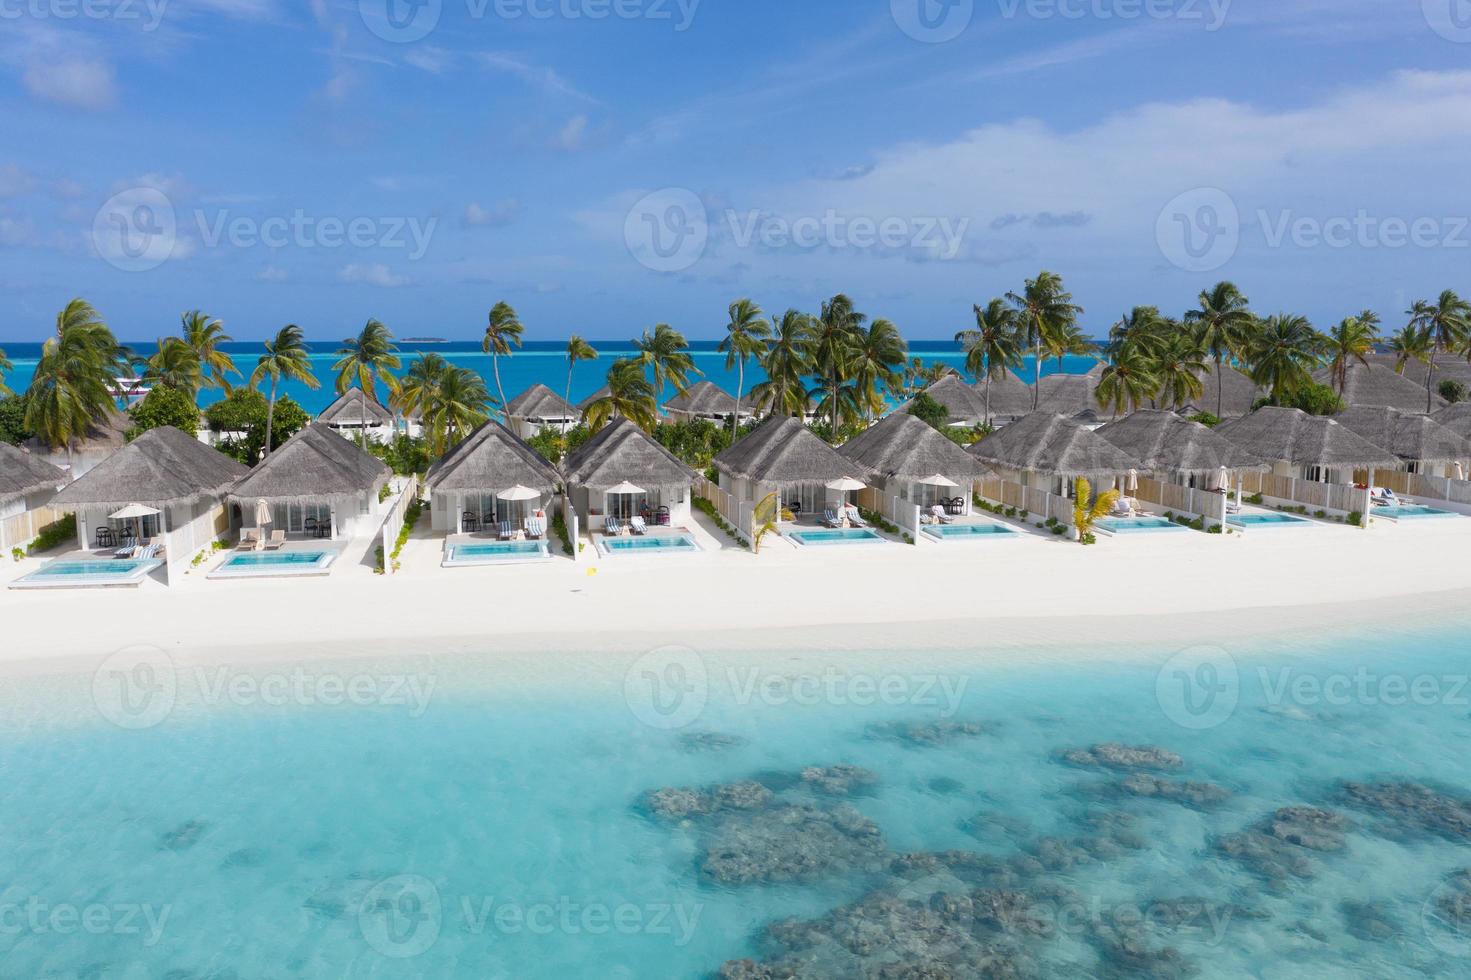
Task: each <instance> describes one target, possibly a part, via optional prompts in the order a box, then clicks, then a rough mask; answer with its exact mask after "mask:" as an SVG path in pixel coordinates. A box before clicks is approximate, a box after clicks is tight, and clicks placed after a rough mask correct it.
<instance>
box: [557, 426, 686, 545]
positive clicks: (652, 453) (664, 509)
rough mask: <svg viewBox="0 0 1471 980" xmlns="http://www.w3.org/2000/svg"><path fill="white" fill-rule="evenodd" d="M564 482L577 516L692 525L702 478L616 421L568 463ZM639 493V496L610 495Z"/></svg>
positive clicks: (593, 524)
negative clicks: (644, 516) (641, 517)
mask: <svg viewBox="0 0 1471 980" xmlns="http://www.w3.org/2000/svg"><path fill="white" fill-rule="evenodd" d="M562 478H563V481H564V482H565V484H566V487H567V492H568V493H569V494H570V496H571V498H572V506H573V507H574V508H575V509H576V510H577V513H578V514H580V515H582V516H583V517H584V518H586V519H587V521H586V523H587V526H588V527H594V528H595V527H597V526H598V522H597V518H600V517H604V516H608V515H611V516H614V517H620V518H629V517H632V516H634V515H635V514H647V515H648V516H649V517H650V518H652V519H654V520H656V521H657V522H658V523H661V524H669V525H674V526H683V525H687V524H689V522H690V498H691V494H692V492H693V491H692V489H691V488H692V487H693V486H694V483H695V480H696V479H698V475H697V474H696V473H695V471H694V470H692V469H690V468H689V467H688V466H686V465H685V464H684V463H683V462H681V461H680V460H679V458H678V457H676V456H675V455H674V454H673V453H671V452H669V450H667V449H665V448H664V447H663V446H661V445H659V443H657V442H656V441H654V438H653V437H652V436H650V435H649V434H648V433H647V432H645V431H644V430H643V429H640V428H639V427H638V426H637V425H635V424H633V423H632V422H630V421H628V420H627V419H614V420H613V421H612V422H610V423H608V424H607V425H605V426H604V427H603V428H602V429H601V430H599V431H598V433H597V434H596V435H594V436H593V437H592V438H590V439H588V441H587V442H585V443H583V444H582V445H581V446H578V447H577V448H576V449H574V450H573V451H572V452H571V453H569V454H568V455H567V458H566V459H565V460H563V461H562ZM620 487H637V488H638V490H639V492H637V493H633V492H619V493H610V491H612V490H614V489H615V488H620Z"/></svg>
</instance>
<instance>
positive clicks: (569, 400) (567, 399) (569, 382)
mask: <svg viewBox="0 0 1471 980" xmlns="http://www.w3.org/2000/svg"><path fill="white" fill-rule="evenodd" d="M573 364H574V362H573V360H572V359H571V358H570V357H569V358H568V359H567V395H566V397H565V398H564V399H563V400H564V401H565V402H566V403H567V404H568V405H571V404H572V366H573ZM562 438H563V439H565V438H567V420H566V419H563V420H562Z"/></svg>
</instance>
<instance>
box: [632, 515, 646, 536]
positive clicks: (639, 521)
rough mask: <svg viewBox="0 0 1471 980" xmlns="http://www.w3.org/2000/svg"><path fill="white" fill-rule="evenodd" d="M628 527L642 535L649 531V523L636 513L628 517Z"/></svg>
mask: <svg viewBox="0 0 1471 980" xmlns="http://www.w3.org/2000/svg"><path fill="white" fill-rule="evenodd" d="M628 528H629V530H631V531H632V532H633V533H634V534H637V535H639V536H640V537H642V536H643V535H645V534H648V533H649V525H648V524H647V523H646V522H645V521H644V519H643V518H642V517H639V516H638V515H636V514H635V515H634V516H633V517H630V518H629V519H628Z"/></svg>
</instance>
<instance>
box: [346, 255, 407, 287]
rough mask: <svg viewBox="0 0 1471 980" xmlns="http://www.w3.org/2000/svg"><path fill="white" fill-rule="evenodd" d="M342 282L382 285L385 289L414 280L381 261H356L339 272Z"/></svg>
mask: <svg viewBox="0 0 1471 980" xmlns="http://www.w3.org/2000/svg"><path fill="white" fill-rule="evenodd" d="M337 278H338V279H340V280H341V281H342V282H346V283H352V284H354V285H363V286H381V287H383V288H385V289H396V288H398V287H400V286H407V285H409V284H410V283H412V282H413V280H412V279H410V278H409V277H408V276H400V275H398V274H396V273H395V272H394V271H393V270H392V269H390V268H388V266H386V265H384V264H383V263H381V262H376V263H372V264H364V265H360V264H358V263H356V262H354V263H352V264H350V265H346V266H343V268H342V271H341V272H339V273H338V274H337Z"/></svg>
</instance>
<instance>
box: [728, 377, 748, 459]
mask: <svg viewBox="0 0 1471 980" xmlns="http://www.w3.org/2000/svg"><path fill="white" fill-rule="evenodd" d="M745 387H746V359H745V358H744V357H743V358H741V359H740V360H739V361H736V410H735V415H733V416H731V419H730V437H731V438H732V439H734V438H735V436H736V433H737V432H739V431H740V427H741V395H742V393H743V392H744V390H745Z"/></svg>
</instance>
